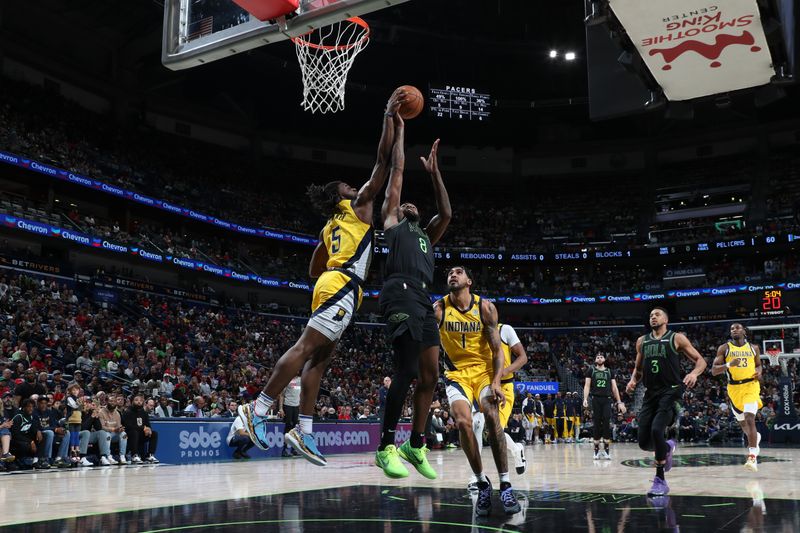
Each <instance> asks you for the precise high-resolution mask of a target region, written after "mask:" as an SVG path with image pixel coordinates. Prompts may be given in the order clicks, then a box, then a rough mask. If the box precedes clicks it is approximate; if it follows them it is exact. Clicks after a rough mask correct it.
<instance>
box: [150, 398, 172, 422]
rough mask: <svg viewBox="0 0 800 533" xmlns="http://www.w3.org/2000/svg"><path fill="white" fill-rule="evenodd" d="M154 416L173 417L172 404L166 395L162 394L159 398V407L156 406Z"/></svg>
mask: <svg viewBox="0 0 800 533" xmlns="http://www.w3.org/2000/svg"><path fill="white" fill-rule="evenodd" d="M154 416H156V417H157V418H171V417H172V416H173V414H172V405H170V401H169V399H167V397H166V396H161V397H160V398H159V399H158V407H156V410H155V415H154Z"/></svg>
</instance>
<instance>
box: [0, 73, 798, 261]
mask: <svg viewBox="0 0 800 533" xmlns="http://www.w3.org/2000/svg"><path fill="white" fill-rule="evenodd" d="M141 128H144V129H148V127H147V126H146V125H145V124H144V123H143V122H142V123H137V124H134V125H132V126H131V129H130V130H128V129H126V128H124V127H120V125H119V124H117V123H115V122H113V120H112V119H111V118H110V117H109V116H106V115H98V114H95V113H93V112H91V111H88V110H86V109H83V108H81V107H79V106H78V105H77V104H74V103H72V102H71V101H69V100H67V99H65V98H63V97H61V96H60V95H59V94H57V93H54V92H52V91H48V90H47V89H43V88H40V87H37V86H31V85H26V84H23V83H20V82H17V81H12V80H4V83H3V84H2V86H0V149H5V150H9V151H12V152H15V153H19V154H21V155H24V156H28V157H32V158H36V159H39V160H43V161H46V162H49V163H51V164H53V165H56V166H59V167H62V168H65V169H68V170H70V171H72V172H75V173H80V174H83V175H86V176H89V177H93V178H97V179H101V180H104V181H108V182H111V183H114V184H116V185H120V186H123V187H126V188H129V189H133V190H137V191H139V192H141V193H143V194H146V195H150V196H153V197H157V198H164V199H166V200H169V201H171V202H175V203H176V204H178V205H183V206H187V207H191V208H192V209H196V210H198V211H202V212H204V213H206V214H210V215H214V216H217V217H220V218H222V219H226V220H230V221H233V222H236V223H240V224H243V225H251V226H256V227H267V228H274V229H283V230H289V231H297V232H301V233H305V234H312V235H315V234H316V233H317V231H318V229H319V226H320V219H319V216H318V215H317V214H316V213H313V212H312V211H311V210H310V209H309V206H308V203H307V201H306V200H305V197H304V195H303V187H302V185H303V184H306V183H308V182H309V181H328V180H330V179H331V178H332V177H336V178H342V179H344V180H345V181H350V182H352V184H354V185H358V184H359V183H360V181H361V179H360V178H358V179H357V178H355V177H348V176H361V175H362V174H363V173H364V171H363V170H353V169H346V168H339V169H336V170H335V171H331V169H330V166H329V165H321V164H315V163H308V162H301V161H297V160H290V159H278V158H272V159H270V160H268V161H265V162H263V163H261V164H259V163H256V162H254V161H253V160H252V159H251V158H248V157H246V156H245V155H243V154H240V153H238V152H234V151H231V150H227V149H224V148H221V147H214V146H211V145H207V144H201V143H198V142H195V141H192V140H190V139H186V138H180V137H176V136H170V135H166V134H163V133H158V132H156V131H154V130H148V131H147V134H143V133H142V131H140V129H141ZM779 161H780V164H776V165H775V168H774V169H773V176H772V177H771V180H772V181H774V182H775V185H776V186H775V187H772V188H771V191H770V194H769V195H768V197H767V199H766V202H767V207H768V209H767V213H770V214H771V213H773V211H772V209H773V208H774V213H775V216H774V217H772V216H770V217H768V218H767V221H766V222H764V223H758V224H751V225H747V224H744V225H742V226H741V227H740V228H739V229H736V227H735V226H727V229H725V230H724V231H723V232H720V231H719V230H717V229H715V228H714V227H713V224H705V223H702V224H699V223H697V221H692V222H690V223H689V226H686V225H682V226H681V227H678V228H676V229H677V231H667V232H663V233H658V232H657V233H654V234H653V237H652V238H651V239H648V237H647V236H645V235H642V234H641V231H640V227H639V221H640V220H648V219H649V218H651V217H652V216H653V214H654V212H653V209H652V207H651V206H652V204H651V203H650V202H645V201H642V198H646V194H647V193H646V192H645V189H644V188H643V185H642V180H641V179H640V178H639V177H634V176H625V175H619V176H615V177H614V180H615V186H614V187H613V188H609V187H608V183H607V181H606V180H604V179H594V178H580V177H576V178H574V179H573V181H574V184H573V185H574V186H573V187H569V188H565V187H563V180H562V178H543V177H535V178H531V180H533V183H534V184H535V187H533V186H528V185H526V186H523V187H522V188H521V189H520V190H518V191H514V194H509V193H508V191H507V188H505V187H496V188H489V189H487V190H481V193H480V194H477V195H476V194H475V191H474V190H472V188H471V187H470V188H466V189H459V188H458V187H451V188H450V189H451V190H450V195H451V200H452V203H453V205H454V206H458V209H456V210H455V216H454V218H453V221H452V223H451V228H450V231H448V233H447V234H446V235H445V237H444V240H443V241H442V245H443V246H449V247H470V248H476V249H479V248H493V249H498V248H499V249H501V250H504V249H508V250H511V249H514V250H523V251H528V252H540V251H546V250H550V249H552V248H553V247H554V246H555V247H559V248H563V247H564V246H569V245H570V244H575V243H578V244H580V245H581V246H586V245H590V244H591V243H593V242H613V243H614V244H615V245H618V246H619V245H625V246H642V245H644V244H646V243H649V244H669V243H678V242H685V241H687V240H698V239H701V240H702V239H707V238H720V237H732V236H744V235H758V234H760V231H764V230H768V231H792V230H795V229H797V228H798V220H797V218H796V213H798V212H800V210H798V209H796V208H797V206H798V203H800V176H799V175H798V170H797V168H798V163H797V160H796V158H792V157H785V158H782V159H779ZM718 164H719V163H716V162H715V165H718ZM698 165H699V167H698V169H697V170H696V173H699V174H703V172H706V173H707V172H708V168H706V167H704V166H703V165H702V164H698ZM748 172H749V171H748ZM332 173H333V174H335V176H332ZM298 175H301V176H303V180H297V179H295V178H294V177H295V176H298ZM717 175H720V176H722V174H719V172H717ZM670 179H673V177H670ZM301 182H302V183H301ZM409 187H410V189H413V188H415V187H419V185H418V184H417V185H415V184H411V185H410V186H409ZM420 190H422V189H420ZM424 190H425V191H426V192H425V193H421V194H418V193H414V192H413V191H412V193H411V194H412V195H413V196H415V198H414V199H415V201H417V202H418V203H419V204H421V205H420V207H421V211H422V213H423V216H429V215H431V214H432V213H433V206H432V203H431V201H430V193H429V191H428V190H427V189H424ZM208 191H214V194H208V193H207V192H208ZM777 191H782V192H780V193H777ZM520 192H522V194H520ZM420 195H421V196H422V197H423V198H427V200H420V199H419V198H418V197H419V196H420ZM264 198H269V202H264V201H263V199H264ZM532 199H533V201H532ZM793 208H794V210H793V211H792V209H793ZM784 215H785V216H784ZM115 228H116V229H115ZM98 229H99V230H101V231H103V232H107V233H110V234H113V233H115V232H116V233H123V234H124V233H128V234H130V235H132V236H134V237H133V238H135V239H137V238H138V236H137V233H138V232H139V231H140V230H142V229H143V228H136V227H128V228H124V227H120V223H119V221H114V220H110V221H105V222H104V223H103V224H102V225H101V226H100V227H98ZM155 229H156V231H155V232H151V231H148V232H147V233H148V235H151V234H152V233H154V234H155V235H158V236H160V237H159V239H161V240H162V241H163V242H161V244H162V245H163V246H166V247H174V249H175V253H181V250H189V249H191V248H192V247H193V246H194V247H196V248H201V246H198V245H197V242H196V241H198V240H201V239H199V238H198V237H197V236H195V235H192V237H191V238H186V237H182V236H180V235H177V234H175V233H174V232H173V233H169V232H168V233H164V232H159V231H158V230H159V228H155ZM204 244H208V246H204V247H205V248H206V251H205V252H204V253H206V254H207V255H209V257H213V258H215V259H216V260H218V261H219V262H220V264H226V260H230V258H231V257H233V255H234V254H235V250H232V249H231V248H230V245H229V243H226V242H224V240H223V241H218V242H211V243H204Z"/></svg>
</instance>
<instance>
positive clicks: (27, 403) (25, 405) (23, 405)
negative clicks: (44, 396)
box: [20, 398, 36, 409]
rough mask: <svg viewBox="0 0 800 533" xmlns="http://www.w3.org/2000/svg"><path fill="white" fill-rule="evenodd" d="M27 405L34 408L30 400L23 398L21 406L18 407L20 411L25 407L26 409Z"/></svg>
mask: <svg viewBox="0 0 800 533" xmlns="http://www.w3.org/2000/svg"><path fill="white" fill-rule="evenodd" d="M29 405H32V406H34V407H36V406H35V405H34V402H33V400H31V399H30V398H25V399H24V400H22V405H20V407H21V408H22V409H25V408H26V407H28V406H29Z"/></svg>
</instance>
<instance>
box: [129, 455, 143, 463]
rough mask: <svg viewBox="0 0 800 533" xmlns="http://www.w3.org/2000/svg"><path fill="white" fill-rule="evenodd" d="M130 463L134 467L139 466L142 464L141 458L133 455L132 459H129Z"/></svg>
mask: <svg viewBox="0 0 800 533" xmlns="http://www.w3.org/2000/svg"><path fill="white" fill-rule="evenodd" d="M131 463H133V464H135V465H140V464H142V458H141V457H139V456H138V455H134V456H133V457H131Z"/></svg>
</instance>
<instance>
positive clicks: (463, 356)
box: [439, 294, 493, 405]
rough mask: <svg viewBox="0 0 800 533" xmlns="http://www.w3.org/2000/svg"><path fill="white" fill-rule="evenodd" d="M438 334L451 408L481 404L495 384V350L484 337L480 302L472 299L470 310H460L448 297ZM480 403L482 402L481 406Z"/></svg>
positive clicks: (478, 299)
mask: <svg viewBox="0 0 800 533" xmlns="http://www.w3.org/2000/svg"><path fill="white" fill-rule="evenodd" d="M441 302H442V305H441V307H442V318H441V321H440V322H439V334H440V337H441V343H442V348H443V349H444V364H445V367H446V368H447V370H446V371H445V374H444V376H445V383H446V385H447V387H446V389H447V399H448V401H449V402H450V405H452V404H453V402H456V401H460V400H463V401H466V402H468V403H469V404H470V405H473V403H474V402H475V401H476V400H479V398H480V395H481V392H482V391H483V390H484V389H485V388H487V387H489V384H490V383H491V381H492V375H493V365H492V348H491V347H490V346H489V341H488V340H487V339H486V336H485V335H484V331H483V328H484V324H483V317H482V316H481V298H480V296H477V295H474V294H473V295H472V300H471V301H470V305H469V307H467V308H466V309H459V308H457V307H456V306H455V305H453V302H452V301H451V300H450V296H445V297H444V298H442V300H441ZM478 403H480V402H478Z"/></svg>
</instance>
